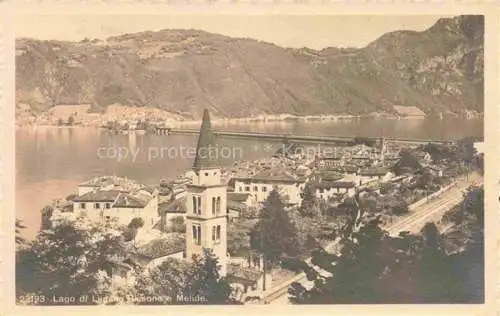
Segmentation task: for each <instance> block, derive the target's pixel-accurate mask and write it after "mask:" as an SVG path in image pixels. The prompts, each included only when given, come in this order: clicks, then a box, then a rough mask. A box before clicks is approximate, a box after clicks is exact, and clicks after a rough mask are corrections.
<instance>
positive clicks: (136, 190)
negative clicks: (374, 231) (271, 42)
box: [42, 112, 468, 302]
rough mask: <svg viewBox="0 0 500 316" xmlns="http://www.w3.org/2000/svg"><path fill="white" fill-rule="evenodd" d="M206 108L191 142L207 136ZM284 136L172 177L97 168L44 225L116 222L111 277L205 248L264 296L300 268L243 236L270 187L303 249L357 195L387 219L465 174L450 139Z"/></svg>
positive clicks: (252, 292)
mask: <svg viewBox="0 0 500 316" xmlns="http://www.w3.org/2000/svg"><path fill="white" fill-rule="evenodd" d="M214 139H215V138H214V137H213V135H212V129H211V123H210V117H209V114H208V112H205V115H204V120H203V123H202V127H201V130H200V136H199V141H198V149H200V148H202V147H204V146H213V145H214ZM318 148H322V147H319V146H316V147H311V146H310V147H306V146H302V145H299V144H295V143H293V144H289V143H288V144H284V146H283V147H282V148H281V149H279V150H278V151H277V152H276V153H275V154H274V155H273V156H272V157H268V158H265V159H260V160H255V161H236V162H235V163H234V164H233V165H232V166H229V167H221V166H219V165H218V163H217V161H214V160H213V159H209V158H206V157H201V156H198V155H197V156H196V158H195V161H194V164H193V169H192V170H188V171H186V172H185V173H183V174H182V175H179V177H178V178H177V179H174V180H170V181H162V182H161V183H158V185H157V186H145V185H142V184H139V183H137V182H135V181H134V180H131V179H126V178H121V177H117V176H102V177H98V178H94V179H90V180H88V181H87V182H84V183H82V184H80V185H79V186H78V188H77V189H76V192H75V193H74V194H72V195H70V196H68V197H67V198H65V199H59V200H56V201H54V203H53V204H52V205H51V206H48V207H46V208H44V210H43V211H42V229H49V228H52V227H55V226H57V225H60V224H61V223H64V222H67V221H73V222H78V221H79V219H81V218H83V217H85V218H87V219H89V220H90V221H92V222H96V223H100V224H101V225H108V226H110V227H115V228H116V229H117V230H118V231H120V233H121V234H123V236H124V237H125V240H126V241H127V242H128V250H129V253H128V254H127V255H126V256H124V257H121V258H119V259H118V260H115V262H114V265H113V269H112V272H110V273H111V274H112V275H113V277H118V278H123V279H127V278H129V277H130V273H131V272H132V271H133V270H134V267H135V266H141V267H142V268H147V269H154V267H157V266H158V265H160V264H161V263H162V262H164V261H165V260H171V259H176V260H180V261H182V260H186V259H188V260H189V258H190V257H191V256H192V255H193V254H196V253H201V252H202V249H203V248H211V249H213V250H214V252H215V253H216V255H217V257H218V258H219V259H220V262H219V263H220V264H221V275H222V276H225V277H227V279H228V280H229V282H230V283H231V286H232V288H233V296H234V297H236V299H237V300H239V301H241V302H247V301H248V300H249V298H252V297H257V298H261V297H262V293H263V292H264V291H265V290H266V289H269V288H271V287H273V286H274V285H279V284H281V283H282V282H285V281H287V280H288V279H290V278H292V277H294V276H295V275H296V274H297V271H294V269H293V268H289V267H287V265H286V258H283V264H282V265H280V266H274V267H272V268H270V269H269V270H268V271H266V270H265V264H264V262H263V258H262V256H260V255H259V254H258V252H257V251H255V249H252V246H251V243H250V232H251V230H252V229H253V227H254V226H255V225H256V224H257V222H258V220H259V212H260V211H261V210H262V208H263V205H264V204H265V203H266V200H267V199H268V197H269V195H270V193H271V192H272V191H273V190H276V191H277V192H278V193H279V196H280V198H281V200H282V202H283V205H284V208H285V210H286V212H287V214H288V216H289V218H290V219H291V221H292V223H293V224H294V225H295V227H296V229H297V231H298V238H299V244H300V247H299V248H300V249H299V255H298V257H300V259H305V258H307V257H308V256H309V255H310V254H311V251H312V250H313V249H314V248H315V247H317V246H318V245H321V246H326V245H328V244H329V243H331V241H332V240H333V239H335V236H334V235H332V231H334V230H335V229H336V228H338V227H340V226H342V225H343V224H344V223H345V221H346V216H347V214H346V212H347V211H346V209H347V208H348V207H346V205H347V204H348V203H350V201H352V200H353V199H355V198H356V200H357V201H360V203H361V204H362V205H361V207H362V208H363V209H364V210H365V213H367V214H366V215H365V216H364V219H365V220H368V219H370V218H373V217H375V216H380V217H381V218H382V221H383V222H384V223H386V224H387V223H392V222H393V221H397V219H398V217H401V216H405V215H406V214H408V213H409V212H411V211H412V209H414V208H415V207H417V206H418V205H421V204H422V203H425V202H426V201H428V200H429V199H432V198H434V197H435V196H437V195H439V194H440V193H441V192H443V191H445V190H446V189H447V188H449V187H451V186H453V184H454V182H455V181H456V179H457V178H458V177H460V176H463V175H464V174H466V173H467V172H468V171H467V168H468V167H467V166H465V165H464V164H462V163H460V162H459V160H460V159H459V158H458V156H460V155H461V154H462V151H463V150H462V149H461V148H460V146H459V145H457V144H456V143H454V144H451V145H435V144H427V145H419V146H410V145H397V144H392V143H390V142H388V141H386V140H384V139H383V138H382V139H379V140H376V141H368V140H360V141H359V143H358V144H356V145H353V146H349V147H338V148H337V147H323V149H318Z"/></svg>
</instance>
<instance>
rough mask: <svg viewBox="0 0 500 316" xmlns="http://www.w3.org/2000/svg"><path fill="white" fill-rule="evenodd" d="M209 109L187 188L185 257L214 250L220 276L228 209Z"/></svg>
mask: <svg viewBox="0 0 500 316" xmlns="http://www.w3.org/2000/svg"><path fill="white" fill-rule="evenodd" d="M217 149H218V148H217V146H216V144H215V138H214V133H213V130H212V125H211V122H210V116H209V114H208V110H205V111H204V113H203V121H202V124H201V129H200V135H199V138H198V145H197V148H196V156H195V159H194V164H193V171H194V173H195V175H194V176H193V180H192V183H191V184H190V185H188V186H187V199H186V204H187V205H186V209H187V214H186V255H187V259H188V260H191V259H192V257H193V255H199V256H203V249H205V248H208V249H212V251H213V253H214V254H215V255H216V256H217V257H218V258H219V265H220V266H221V269H220V270H219V273H220V275H221V276H226V272H227V214H226V213H227V211H226V210H227V208H226V198H227V191H226V185H225V184H222V183H221V170H220V168H219V167H218V166H217V158H218V151H217Z"/></svg>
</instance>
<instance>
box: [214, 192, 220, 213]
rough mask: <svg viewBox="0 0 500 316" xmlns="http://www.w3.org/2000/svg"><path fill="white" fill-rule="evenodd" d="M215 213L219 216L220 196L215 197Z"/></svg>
mask: <svg viewBox="0 0 500 316" xmlns="http://www.w3.org/2000/svg"><path fill="white" fill-rule="evenodd" d="M215 213H217V215H219V214H220V196H218V197H217V202H216V203H215Z"/></svg>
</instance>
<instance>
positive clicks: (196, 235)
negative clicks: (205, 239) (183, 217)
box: [193, 225, 201, 245]
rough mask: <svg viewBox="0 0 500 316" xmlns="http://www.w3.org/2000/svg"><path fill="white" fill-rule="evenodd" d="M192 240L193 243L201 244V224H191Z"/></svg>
mask: <svg viewBox="0 0 500 316" xmlns="http://www.w3.org/2000/svg"><path fill="white" fill-rule="evenodd" d="M193 242H194V244H195V245H201V226H200V225H193Z"/></svg>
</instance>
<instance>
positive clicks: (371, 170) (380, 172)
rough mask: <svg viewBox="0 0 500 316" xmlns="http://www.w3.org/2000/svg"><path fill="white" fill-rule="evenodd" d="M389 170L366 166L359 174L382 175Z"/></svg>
mask: <svg viewBox="0 0 500 316" xmlns="http://www.w3.org/2000/svg"><path fill="white" fill-rule="evenodd" d="M388 172H389V170H387V169H386V168H367V169H362V170H361V171H360V172H359V174H360V175H362V176H383V175H386V174H387V173H388Z"/></svg>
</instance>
